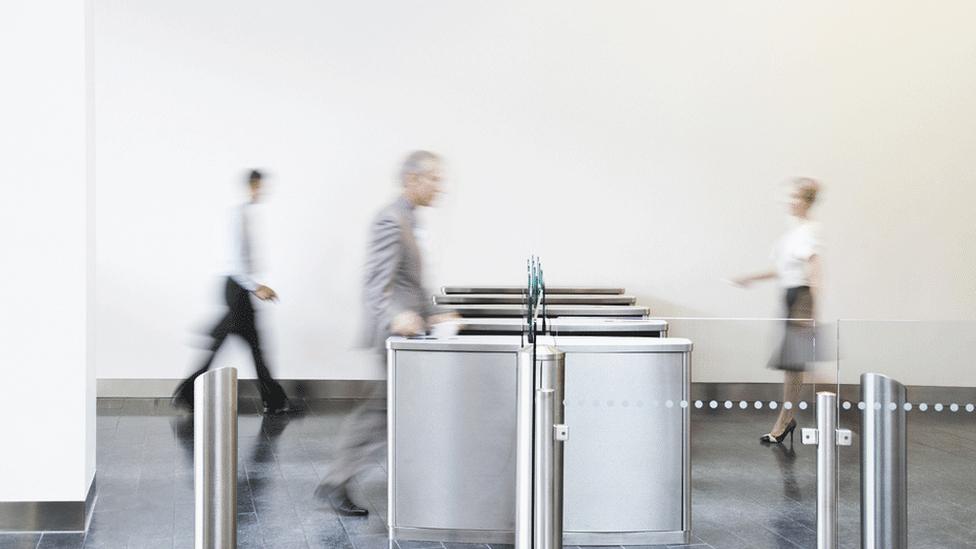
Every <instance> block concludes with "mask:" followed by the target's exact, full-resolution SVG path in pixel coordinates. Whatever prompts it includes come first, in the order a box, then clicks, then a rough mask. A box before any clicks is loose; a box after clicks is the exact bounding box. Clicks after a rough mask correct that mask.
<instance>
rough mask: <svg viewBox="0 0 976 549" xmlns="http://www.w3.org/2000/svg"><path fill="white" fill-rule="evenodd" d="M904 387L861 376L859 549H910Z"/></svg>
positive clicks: (879, 377)
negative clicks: (860, 548) (862, 406)
mask: <svg viewBox="0 0 976 549" xmlns="http://www.w3.org/2000/svg"><path fill="white" fill-rule="evenodd" d="M905 400H906V391H905V386H904V385H902V384H901V383H899V382H897V381H895V380H894V379H891V378H890V377H888V376H885V375H881V374H873V373H868V374H862V375H861V402H863V403H864V410H863V411H862V412H861V429H862V433H861V547H862V548H863V549H906V548H907V547H908V450H907V438H906V429H905Z"/></svg>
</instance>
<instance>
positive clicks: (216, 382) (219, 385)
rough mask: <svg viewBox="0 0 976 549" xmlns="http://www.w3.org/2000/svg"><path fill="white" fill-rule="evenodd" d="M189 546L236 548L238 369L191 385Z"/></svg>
mask: <svg viewBox="0 0 976 549" xmlns="http://www.w3.org/2000/svg"><path fill="white" fill-rule="evenodd" d="M194 393H195V395H194V398H195V403H194V410H195V414H194V423H193V431H194V432H193V435H194V439H193V450H194V459H193V470H194V486H195V494H196V515H195V530H194V547H195V548H196V549H227V548H234V547H237V370H236V369H234V368H218V369H216V370H211V371H209V372H207V373H205V374H203V375H202V376H200V377H198V378H197V379H196V381H195V382H194Z"/></svg>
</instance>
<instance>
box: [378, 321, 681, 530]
mask: <svg viewBox="0 0 976 549" xmlns="http://www.w3.org/2000/svg"><path fill="white" fill-rule="evenodd" d="M539 339H540V344H543V343H544V344H550V345H555V346H557V347H558V348H559V349H560V350H562V351H564V352H565V353H566V396H565V410H566V417H565V421H566V425H567V426H568V428H569V439H568V440H567V442H566V446H565V458H564V459H565V469H564V471H565V472H564V474H565V477H564V483H565V484H564V497H565V501H564V518H565V522H564V529H565V535H564V541H565V543H566V544H569V545H619V544H634V545H651V544H668V543H675V544H680V543H687V542H688V541H689V538H690V530H691V492H690V447H689V432H688V430H689V407H688V406H687V402H688V400H689V387H690V375H691V371H690V370H691V350H692V344H691V342H690V341H688V340H686V339H668V338H646V337H644V338H641V337H558V338H551V337H540V338H539ZM522 343H523V342H522V339H521V338H520V337H513V336H457V337H454V338H448V339H440V340H438V339H403V338H391V339H390V340H389V341H388V343H387V345H388V349H389V383H388V390H389V393H388V396H389V468H388V471H389V527H390V536H391V537H394V538H398V539H414V540H435V541H455V542H469V543H512V542H513V539H514V537H513V531H514V527H515V447H516V446H515V445H516V415H515V413H516V400H515V399H516V361H517V354H518V351H519V349H520V348H521V347H522ZM682 401H684V402H685V405H682V404H681V403H682Z"/></svg>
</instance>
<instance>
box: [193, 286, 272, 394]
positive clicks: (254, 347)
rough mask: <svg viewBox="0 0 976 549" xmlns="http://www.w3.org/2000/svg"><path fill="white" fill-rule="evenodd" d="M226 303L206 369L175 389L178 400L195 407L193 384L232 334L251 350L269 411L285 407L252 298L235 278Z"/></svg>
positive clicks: (207, 359) (194, 373) (205, 365)
mask: <svg viewBox="0 0 976 549" xmlns="http://www.w3.org/2000/svg"><path fill="white" fill-rule="evenodd" d="M224 299H225V301H226V302H227V313H226V314H224V316H223V318H221V319H220V322H218V323H217V326H215V327H214V329H213V330H212V331H211V332H210V335H211V336H212V337H213V344H212V345H211V347H210V352H209V353H208V354H207V358H206V359H205V360H204V362H203V365H201V366H200V368H199V369H198V370H197V371H195V372H193V374H192V375H190V377H188V378H186V379H185V380H183V382H182V383H181V384H180V386H179V387H178V388H177V389H176V393H175V394H174V396H175V397H177V398H179V399H182V400H185V401H186V402H188V403H190V404H191V405H192V403H193V381H194V380H196V378H198V377H199V376H201V375H202V374H203V373H204V372H206V371H207V370H209V369H210V365H211V364H213V360H214V357H215V356H216V355H217V351H218V350H220V346H221V345H223V344H224V340H226V339H227V336H229V335H231V334H237V335H239V336H241V337H242V338H244V341H246V342H247V344H248V346H250V348H251V356H253V357H254V369H255V370H257V374H258V387H259V389H260V390H261V400H263V401H264V404H265V405H266V406H269V407H272V408H273V407H278V406H281V405H282V404H284V403H285V399H286V397H285V391H284V390H283V389H282V388H281V385H280V384H279V383H278V382H277V381H275V380H274V378H272V377H271V372H270V371H269V370H268V365H267V363H265V361H264V353H263V352H262V351H261V338H260V337H259V335H258V329H257V324H256V322H255V317H254V305H253V304H252V303H251V294H250V292H248V291H247V290H245V289H244V288H242V287H241V286H240V284H238V283H237V282H234V279H233V278H230V277H228V278H227V284H226V285H225V286H224Z"/></svg>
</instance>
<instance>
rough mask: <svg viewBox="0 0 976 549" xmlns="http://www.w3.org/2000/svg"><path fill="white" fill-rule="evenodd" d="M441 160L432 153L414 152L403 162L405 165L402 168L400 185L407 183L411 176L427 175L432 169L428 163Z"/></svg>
mask: <svg viewBox="0 0 976 549" xmlns="http://www.w3.org/2000/svg"><path fill="white" fill-rule="evenodd" d="M440 158H441V157H439V156H437V155H436V154H434V153H432V152H430V151H413V152H412V153H410V154H408V155H407V157H406V158H405V159H404V160H403V165H402V166H400V183H401V184H404V183H406V182H407V176H408V175H410V174H420V173H425V172H426V171H427V170H429V169H430V166H428V163H429V162H432V161H437V160H440Z"/></svg>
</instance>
